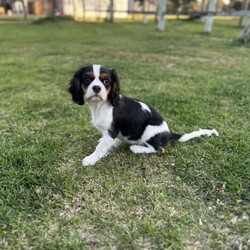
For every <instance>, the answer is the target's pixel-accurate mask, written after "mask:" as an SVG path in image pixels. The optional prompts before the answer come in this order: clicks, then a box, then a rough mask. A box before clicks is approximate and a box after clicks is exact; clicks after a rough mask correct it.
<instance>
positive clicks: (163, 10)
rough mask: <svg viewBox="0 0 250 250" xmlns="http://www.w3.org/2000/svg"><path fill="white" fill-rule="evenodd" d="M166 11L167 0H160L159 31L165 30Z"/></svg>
mask: <svg viewBox="0 0 250 250" xmlns="http://www.w3.org/2000/svg"><path fill="white" fill-rule="evenodd" d="M165 13H166V0H159V6H158V23H157V29H158V30H159V31H163V30H164V29H165Z"/></svg>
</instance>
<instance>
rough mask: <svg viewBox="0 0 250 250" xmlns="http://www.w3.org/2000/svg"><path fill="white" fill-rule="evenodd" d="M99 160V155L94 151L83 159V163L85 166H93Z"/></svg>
mask: <svg viewBox="0 0 250 250" xmlns="http://www.w3.org/2000/svg"><path fill="white" fill-rule="evenodd" d="M97 161H98V157H97V156H96V155H95V154H94V153H93V154H91V155H89V156H86V157H85V158H84V159H82V165H83V166H84V167H86V166H93V165H95V164H96V162H97Z"/></svg>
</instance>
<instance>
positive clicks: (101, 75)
mask: <svg viewBox="0 0 250 250" xmlns="http://www.w3.org/2000/svg"><path fill="white" fill-rule="evenodd" d="M107 77H108V74H106V73H101V74H100V76H99V78H100V80H103V79H105V78H107Z"/></svg>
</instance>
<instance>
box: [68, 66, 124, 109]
mask: <svg viewBox="0 0 250 250" xmlns="http://www.w3.org/2000/svg"><path fill="white" fill-rule="evenodd" d="M119 90H120V88H119V80H118V77H117V74H116V72H115V70H109V69H107V68H105V67H103V66H101V65H96V64H94V65H91V66H86V67H83V68H80V69H79V70H78V71H77V72H76V73H75V74H74V77H73V79H72V80H71V81H70V86H69V92H70V93H71V94H72V99H73V101H75V102H76V103H78V104H80V105H82V104H84V102H87V103H90V102H99V101H106V100H107V99H109V101H110V102H111V104H112V105H114V102H115V98H116V97H118V96H119Z"/></svg>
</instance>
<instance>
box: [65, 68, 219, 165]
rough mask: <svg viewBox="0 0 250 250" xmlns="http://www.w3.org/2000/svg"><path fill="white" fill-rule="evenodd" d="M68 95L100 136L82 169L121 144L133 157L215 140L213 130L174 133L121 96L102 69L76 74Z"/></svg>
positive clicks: (158, 117) (112, 77)
mask: <svg viewBox="0 0 250 250" xmlns="http://www.w3.org/2000/svg"><path fill="white" fill-rule="evenodd" d="M69 92H70V93H71V95H72V100H73V101H74V102H76V103H77V104H79V105H83V104H84V103H86V104H87V105H88V106H89V109H90V111H91V117H92V123H93V125H94V126H95V127H96V128H97V129H98V130H99V131H100V132H101V133H102V137H101V139H100V140H99V143H98V145H97V146H96V148H95V151H94V152H93V153H92V154H90V155H89V156H86V157H84V158H83V160H82V165H83V166H89V165H94V164H95V163H96V162H97V161H98V160H100V159H101V158H103V157H105V156H106V155H108V154H109V153H110V152H111V151H112V149H114V148H116V147H117V146H118V145H120V143H122V142H126V143H128V144H129V145H130V150H131V151H132V152H133V153H155V152H157V151H158V150H163V147H165V146H166V145H167V144H168V143H169V142H172V141H178V142H185V141H188V140H190V139H193V138H195V137H200V136H202V135H206V136H211V135H212V134H215V135H217V136H218V132H217V131H216V130H215V129H212V130H209V129H199V130H198V131H194V132H191V133H188V134H183V135H181V134H177V133H173V132H172V131H171V130H170V129H169V127H168V124H167V123H166V121H165V120H164V119H163V118H162V116H161V115H160V114H159V113H158V112H157V111H156V110H155V109H154V108H153V107H151V106H150V105H148V104H146V103H144V102H142V101H139V100H135V99H131V98H129V97H126V96H124V95H121V94H120V84H119V78H118V76H117V73H116V71H115V70H114V69H107V68H105V67H103V66H101V65H97V64H94V65H90V66H86V67H82V68H80V69H79V70H78V71H76V72H75V74H74V76H73V78H72V79H71V81H70V85H69Z"/></svg>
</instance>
